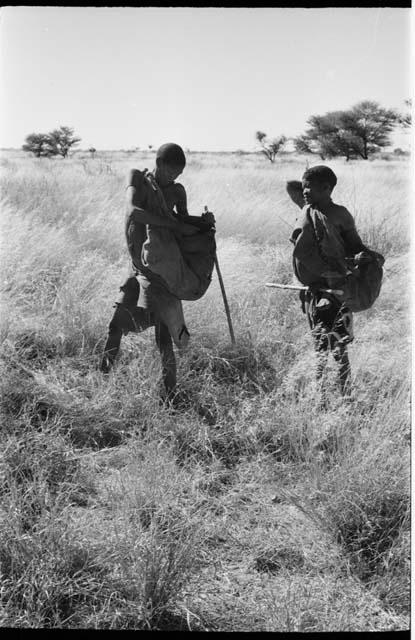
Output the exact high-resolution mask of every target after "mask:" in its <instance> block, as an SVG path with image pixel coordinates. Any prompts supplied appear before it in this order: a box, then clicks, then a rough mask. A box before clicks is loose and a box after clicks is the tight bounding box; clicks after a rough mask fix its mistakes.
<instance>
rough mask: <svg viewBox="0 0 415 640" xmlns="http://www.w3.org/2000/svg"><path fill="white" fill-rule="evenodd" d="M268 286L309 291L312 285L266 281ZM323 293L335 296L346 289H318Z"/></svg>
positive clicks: (341, 293) (340, 294)
mask: <svg viewBox="0 0 415 640" xmlns="http://www.w3.org/2000/svg"><path fill="white" fill-rule="evenodd" d="M265 286H266V287H274V288H275V289H292V290H294V291H309V289H310V287H300V286H297V285H295V284H279V283H277V282H266V283H265ZM318 290H319V291H323V293H331V294H332V295H334V296H342V295H343V293H344V291H343V290H342V289H318Z"/></svg>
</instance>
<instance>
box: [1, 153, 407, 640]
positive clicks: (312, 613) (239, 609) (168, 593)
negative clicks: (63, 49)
mask: <svg viewBox="0 0 415 640" xmlns="http://www.w3.org/2000/svg"><path fill="white" fill-rule="evenodd" d="M305 162H306V161H305V160H304V159H303V158H298V157H297V158H296V157H292V156H284V157H281V159H279V160H278V161H277V162H276V163H275V165H271V164H270V163H268V162H267V161H266V160H265V159H264V158H261V157H260V156H257V155H233V154H196V153H192V154H190V155H189V158H188V166H187V167H186V170H185V173H184V175H183V176H182V182H183V184H184V185H185V186H186V189H187V191H188V201H189V209H190V212H191V213H193V214H198V213H201V212H202V210H203V206H204V205H205V204H207V205H209V208H210V210H212V211H213V212H214V213H215V215H216V219H217V241H218V257H219V262H220V266H221V269H222V273H223V277H224V281H225V285H226V289H227V294H228V297H229V302H230V307H231V313H232V318H233V322H234V328H235V333H236V337H237V344H236V346H235V347H234V348H232V347H231V345H230V340H229V335H228V330H227V324H226V317H225V314H224V311H223V304H222V300H221V294H220V289H219V285H218V282H217V279H216V276H215V277H214V280H213V282H212V285H211V287H210V289H209V290H208V292H207V294H206V295H205V297H203V298H202V299H201V300H200V301H198V302H193V303H185V305H184V306H185V316H186V320H187V324H188V327H189V330H190V332H191V336H192V346H191V348H190V349H189V351H188V352H187V353H185V354H183V355H181V356H180V358H179V363H178V376H179V381H180V385H181V388H182V390H183V395H184V397H185V399H186V401H185V402H184V403H183V406H182V408H181V409H179V410H176V411H175V412H172V411H170V410H168V409H167V408H165V407H163V406H161V405H160V403H159V397H158V388H159V376H160V370H159V360H158V357H157V353H156V350H155V345H154V337H153V334H152V330H150V331H147V332H144V333H142V334H140V335H132V334H129V335H128V336H126V337H125V338H124V340H123V348H122V353H121V355H120V359H119V361H118V364H117V367H116V369H115V370H114V372H113V373H112V374H111V375H110V376H109V377H108V378H107V379H104V378H103V377H102V375H101V374H100V373H99V371H98V363H99V360H100V354H101V352H102V348H103V344H104V340H105V336H106V331H107V325H108V322H109V319H110V316H111V313H112V306H113V303H114V300H115V298H116V296H117V293H118V288H119V286H120V284H121V283H122V281H123V278H124V276H125V274H126V272H127V270H128V256H127V252H126V247H125V242H124V237H123V217H124V193H123V189H124V181H125V176H126V174H127V171H128V170H129V169H130V168H132V167H137V168H144V167H148V168H152V164H153V156H152V155H151V154H145V153H141V154H140V153H136V154H127V153H122V152H117V153H112V154H111V153H106V154H98V156H97V157H96V158H95V159H91V158H88V157H87V154H82V153H78V154H77V155H75V156H74V157H73V158H69V159H66V160H57V159H52V160H49V159H40V160H37V159H34V158H33V159H31V158H29V157H27V156H23V154H21V153H19V152H14V153H12V152H9V153H3V157H2V159H1V164H2V176H1V195H2V215H1V221H2V222H1V224H2V228H1V239H2V249H1V261H2V283H1V286H2V289H1V290H2V313H1V326H0V331H1V356H2V359H1V369H2V371H1V380H2V382H1V385H2V389H1V413H2V437H1V443H0V451H1V459H0V491H1V498H2V500H1V505H0V562H1V590H0V625H1V626H3V627H37V628H50V627H58V628H95V629H141V630H145V629H150V630H158V629H164V630H166V629H167V630H173V629H176V630H177V629H181V630H192V631H306V632H310V631H314V632H316V631H319V632H320V631H375V630H377V631H388V630H403V629H408V628H409V581H410V559H409V554H410V534H409V520H410V518H409V507H410V499H409V497H410V493H409V446H410V435H409V434H410V432H409V429H410V414H409V399H410V311H409V309H410V296H409V287H408V282H409V246H410V241H409V232H410V225H409V211H410V192H409V184H410V182H409V175H410V167H409V164H408V161H407V160H391V161H389V162H387V161H385V160H376V159H375V160H373V161H371V162H357V161H356V162H354V161H352V162H349V163H345V162H343V161H333V162H330V166H331V167H332V168H333V169H334V170H335V171H336V173H337V176H338V186H337V187H336V190H335V192H334V196H335V197H334V199H335V200H336V201H338V202H340V203H342V204H344V205H346V206H347V207H348V208H349V209H350V210H351V211H352V212H353V213H354V215H355V217H356V220H357V224H358V228H359V230H360V231H361V234H362V236H363V238H364V240H366V242H367V243H369V244H370V246H372V248H373V249H376V250H378V251H380V252H381V253H383V254H384V255H385V257H386V265H385V267H386V271H385V280H384V285H383V289H382V292H381V295H380V297H379V299H378V301H377V302H376V303H375V305H374V306H373V307H372V309H370V310H369V311H367V312H364V313H360V314H357V315H356V318H355V334H356V338H355V341H354V342H353V343H352V345H351V346H350V356H351V362H352V369H353V397H352V400H351V401H350V402H347V403H346V402H344V401H343V400H342V399H341V397H340V396H339V394H338V391H337V389H336V388H335V387H334V386H332V388H331V391H332V393H331V400H330V405H329V407H328V409H327V410H326V411H325V412H321V411H320V410H319V408H318V403H317V400H316V394H315V386H314V374H313V372H314V354H313V349H312V344H311V340H310V336H309V333H308V330H307V326H306V321H305V318H304V316H303V314H302V313H301V309H300V306H299V303H298V299H297V295H296V294H294V293H291V292H288V291H281V290H279V291H276V290H269V289H267V288H266V287H264V283H265V282H266V281H268V280H278V281H279V282H286V283H289V282H291V281H292V274H291V259H290V244H289V242H288V237H289V234H290V229H291V227H292V224H293V222H294V218H295V216H296V214H297V211H296V208H295V205H294V204H292V203H291V201H290V200H289V199H288V197H287V195H286V193H285V186H284V185H285V181H286V180H288V179H296V178H299V177H300V176H301V173H302V171H303V170H304V168H305ZM331 371H333V369H332V368H331Z"/></svg>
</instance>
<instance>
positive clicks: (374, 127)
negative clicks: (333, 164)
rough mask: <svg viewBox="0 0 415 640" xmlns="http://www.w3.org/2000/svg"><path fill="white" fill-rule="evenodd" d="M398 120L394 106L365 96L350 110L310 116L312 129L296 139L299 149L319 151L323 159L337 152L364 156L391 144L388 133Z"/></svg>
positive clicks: (358, 156) (309, 121) (348, 155)
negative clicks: (384, 106) (382, 104)
mask: <svg viewBox="0 0 415 640" xmlns="http://www.w3.org/2000/svg"><path fill="white" fill-rule="evenodd" d="M397 122H398V114H397V113H396V112H395V111H394V110H393V109H384V108H382V107H381V106H380V105H379V104H378V103H377V102H373V101H370V100H364V101H362V102H359V103H358V104H356V105H355V106H354V107H352V108H351V109H349V110H347V111H331V112H329V113H326V114H325V115H324V116H311V118H309V120H308V121H307V124H309V129H308V130H307V131H306V132H305V134H304V135H302V136H300V137H299V138H296V139H295V140H294V146H295V148H296V150H297V151H299V152H300V153H317V154H318V155H319V156H320V157H321V158H322V159H323V160H324V159H326V158H333V157H335V156H344V157H345V158H346V160H349V159H350V158H362V159H364V160H367V159H368V158H369V155H370V154H372V153H374V152H375V151H379V150H380V149H381V148H383V147H386V146H388V145H389V144H390V139H389V134H390V133H391V132H392V130H393V129H394V127H395V125H396V124H397Z"/></svg>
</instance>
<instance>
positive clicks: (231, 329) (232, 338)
mask: <svg viewBox="0 0 415 640" xmlns="http://www.w3.org/2000/svg"><path fill="white" fill-rule="evenodd" d="M208 211H209V209H208V207H207V206H206V205H205V212H206V213H207V212H208ZM215 267H216V273H217V274H218V279H219V284H220V289H221V291H222V298H223V304H224V307H225V312H226V318H227V320H228V327H229V333H230V336H231V342H232V344H235V334H234V332H233V326H232V319H231V312H230V309H229V304H228V299H227V297H226V291H225V285H224V284H223V278H222V274H221V272H220V268H219V262H218V256H217V253H216V252H215Z"/></svg>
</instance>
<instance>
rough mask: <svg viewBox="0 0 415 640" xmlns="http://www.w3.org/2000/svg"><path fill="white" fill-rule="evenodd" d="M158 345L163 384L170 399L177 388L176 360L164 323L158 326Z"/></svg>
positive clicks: (159, 323) (158, 323)
mask: <svg viewBox="0 0 415 640" xmlns="http://www.w3.org/2000/svg"><path fill="white" fill-rule="evenodd" d="M156 343H157V346H158V348H159V351H160V355H161V366H162V376H163V383H164V387H165V389H166V394H167V395H166V397H167V399H168V398H170V397H172V395H173V393H174V391H175V388H176V358H175V355H174V350H173V341H172V338H171V335H170V332H169V330H168V328H167V327H166V325H165V324H163V323H162V322H157V324H156Z"/></svg>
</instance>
